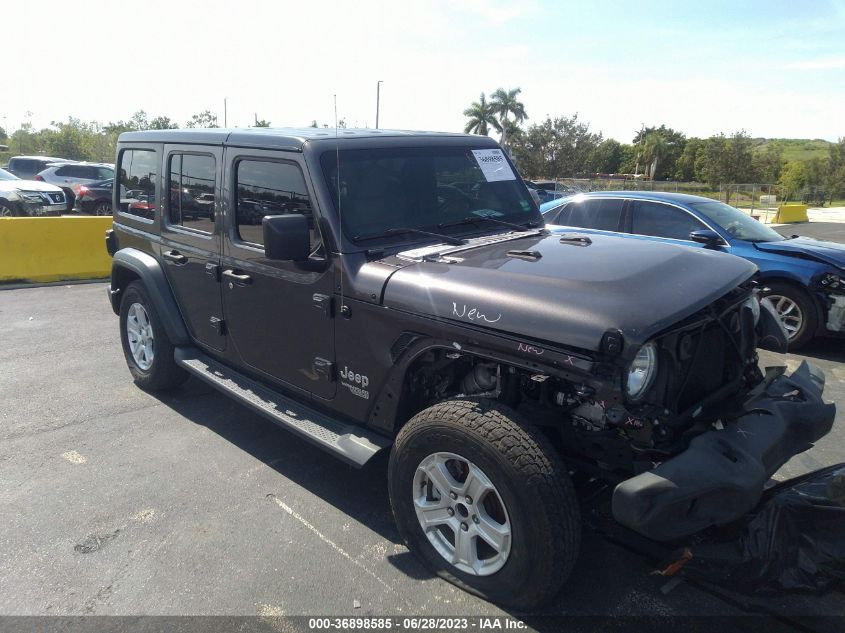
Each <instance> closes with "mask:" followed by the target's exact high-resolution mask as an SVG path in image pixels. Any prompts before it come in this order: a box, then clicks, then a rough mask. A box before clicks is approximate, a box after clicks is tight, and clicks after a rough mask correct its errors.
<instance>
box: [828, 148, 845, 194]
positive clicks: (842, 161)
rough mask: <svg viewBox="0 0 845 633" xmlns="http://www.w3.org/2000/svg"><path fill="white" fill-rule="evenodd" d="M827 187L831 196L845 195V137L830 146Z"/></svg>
mask: <svg viewBox="0 0 845 633" xmlns="http://www.w3.org/2000/svg"><path fill="white" fill-rule="evenodd" d="M825 172H826V173H825V188H826V189H827V193H828V195H829V196H831V198H833V197H834V196H835V197H837V198H841V197H845V137H843V138H840V139H839V142H838V143H835V144H833V145H831V146H830V149H829V155H828V160H827V169H826V170H825Z"/></svg>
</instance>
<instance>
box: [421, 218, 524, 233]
mask: <svg viewBox="0 0 845 633" xmlns="http://www.w3.org/2000/svg"><path fill="white" fill-rule="evenodd" d="M476 222H493V223H494V224H499V225H501V226H507V227H509V228H512V229H516V230H517V231H524V230H525V229H526V228H528V229H533V228H536V227H537V226H538V224H537V223H536V222H533V221H532V222H528V223H527V224H516V223H515V222H505V221H504V220H497V219H496V218H491V217H490V216H488V215H471V216H468V217H466V218H461V219H460V220H455V221H454V222H441V223H440V224H438V225H437V228H438V229H445V228H447V227H449V226H462V225H464V224H475V223H476Z"/></svg>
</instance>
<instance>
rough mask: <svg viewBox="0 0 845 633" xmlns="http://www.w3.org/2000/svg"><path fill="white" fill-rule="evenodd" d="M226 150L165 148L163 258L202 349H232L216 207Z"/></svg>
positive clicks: (165, 268) (179, 300) (184, 312)
mask: <svg viewBox="0 0 845 633" xmlns="http://www.w3.org/2000/svg"><path fill="white" fill-rule="evenodd" d="M222 158H223V152H222V150H221V148H219V147H205V146H196V147H194V146H184V145H180V146H175V145H170V146H165V148H164V174H165V180H164V188H163V190H162V194H161V197H162V198H163V200H162V201H161V204H160V205H159V206H160V207H161V209H162V222H161V258H162V262H163V264H164V270H165V274H166V276H167V280H168V281H169V282H170V286H171V288H173V292H174V294H175V295H176V301H177V303H178V304H179V306H180V308H181V310H182V314H183V316H184V317H185V321H186V323H187V325H188V329H189V331H190V333H191V335H192V336H193V338H194V340H195V341H197V343H199V344H200V345H201V346H205V347H208V348H210V349H212V350H217V351H222V350H224V349H225V347H226V330H225V327H224V324H223V300H222V297H221V294H220V281H219V280H220V250H221V248H220V245H221V233H222V229H221V227H222V224H223V223H222V221H220V220H219V219H218V218H217V216H218V215H219V214H217V213H215V208H216V206H217V205H216V204H215V202H211V204H210V205H209V204H208V202H206V203H205V207H206V208H207V210H206V212H205V213H202V214H200V213H197V210H198V209H199V208H200V207H201V206H202V205H200V204H199V203H198V202H197V198H200V196H202V200H204V201H208V200H209V197H210V196H215V197H217V196H219V193H220V191H219V189H220V182H221V178H220V174H221V173H222Z"/></svg>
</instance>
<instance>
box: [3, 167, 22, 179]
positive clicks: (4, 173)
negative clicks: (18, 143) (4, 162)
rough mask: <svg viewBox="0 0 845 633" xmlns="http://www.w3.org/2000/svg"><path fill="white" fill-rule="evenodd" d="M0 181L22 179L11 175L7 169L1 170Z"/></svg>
mask: <svg viewBox="0 0 845 633" xmlns="http://www.w3.org/2000/svg"><path fill="white" fill-rule="evenodd" d="M0 180H20V178H18V177H17V176H15V175H14V174H11V173H9V172H8V171H6V170H5V169H0Z"/></svg>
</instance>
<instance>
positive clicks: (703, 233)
mask: <svg viewBox="0 0 845 633" xmlns="http://www.w3.org/2000/svg"><path fill="white" fill-rule="evenodd" d="M689 238H690V239H691V240H692V241H693V242H696V243H698V244H704V247H705V248H713V247H716V246H721V245H722V243H723V242H722V237H721V236H720V235H719V234H718V233H716V231H713V230H711V229H701V230H700V231H693V232H692V233H690V234H689Z"/></svg>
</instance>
